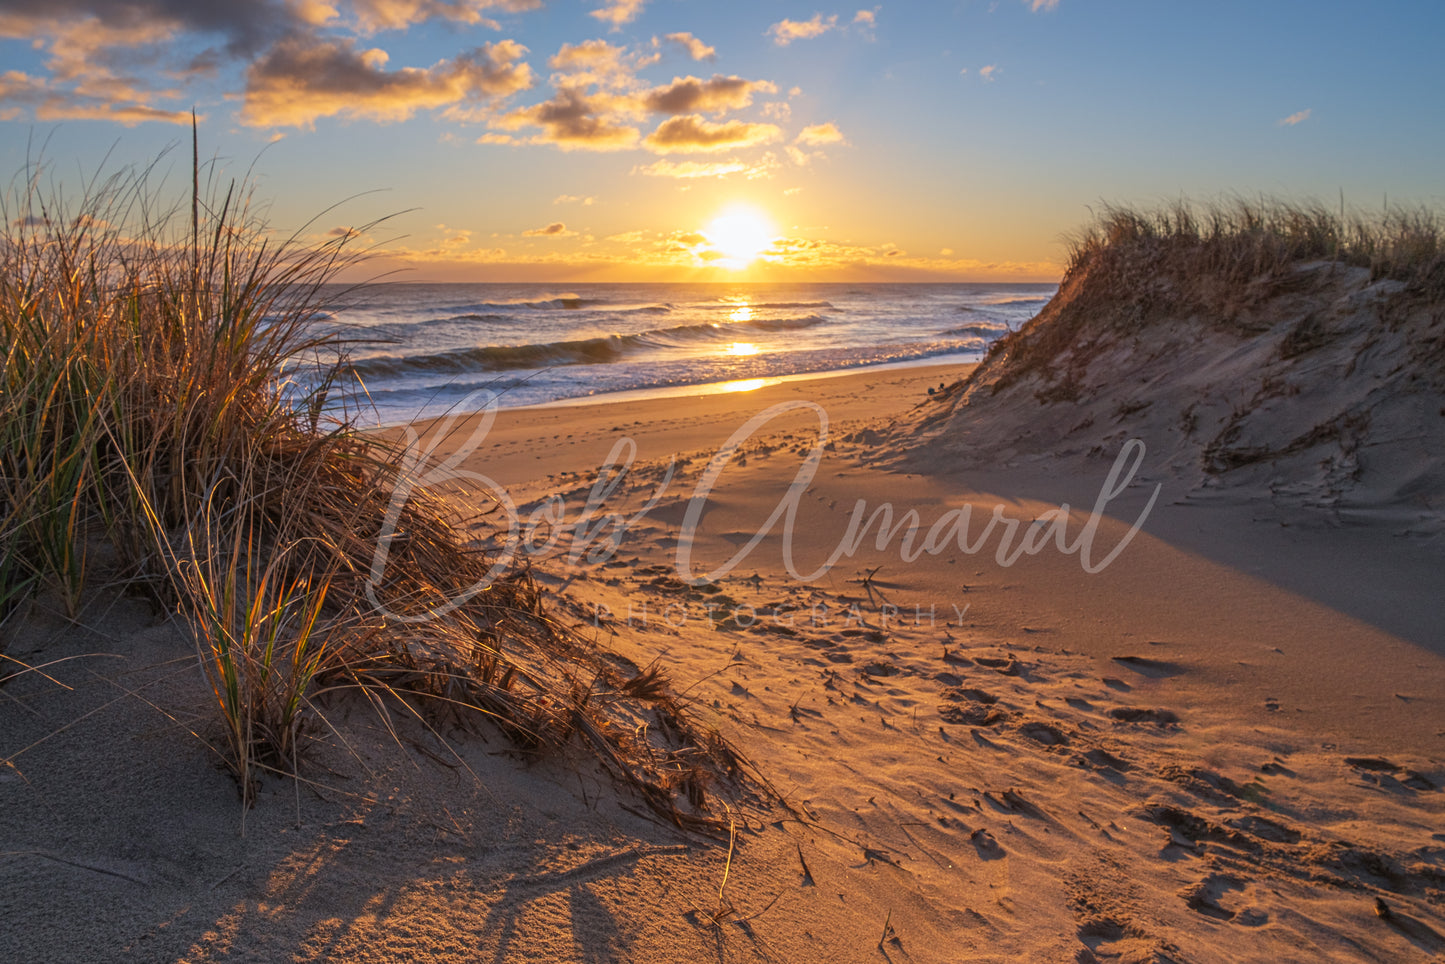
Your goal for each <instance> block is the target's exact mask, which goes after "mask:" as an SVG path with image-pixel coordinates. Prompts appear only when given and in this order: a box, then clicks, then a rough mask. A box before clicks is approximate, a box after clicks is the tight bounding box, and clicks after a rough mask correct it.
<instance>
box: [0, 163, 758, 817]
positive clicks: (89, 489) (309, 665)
mask: <svg viewBox="0 0 1445 964" xmlns="http://www.w3.org/2000/svg"><path fill="white" fill-rule="evenodd" d="M201 175H202V167H201V165H200V164H199V163H196V164H195V166H194V168H193V177H192V179H191V184H190V185H189V187H190V191H189V192H185V193H183V194H182V196H181V198H180V200H179V202H178V203H172V204H166V203H164V198H165V197H166V192H165V190H164V185H163V184H162V185H160V186H157V185H156V184H155V183H154V177H153V169H148V170H142V171H139V172H127V173H123V174H119V175H116V176H114V177H111V178H110V179H108V180H104V181H100V182H96V183H92V184H91V185H90V187H89V190H88V191H87V192H86V193H85V195H84V196H83V197H82V198H80V199H79V200H78V201H76V202H74V203H69V202H67V201H66V199H65V198H64V197H63V196H61V194H60V193H59V192H58V191H50V192H49V193H47V192H46V190H44V189H43V187H42V176H41V175H40V174H37V173H35V172H33V171H32V172H27V175H26V177H25V179H24V180H23V181H18V182H17V183H16V186H15V187H14V188H13V189H12V190H11V192H10V194H9V195H8V196H7V197H6V198H5V199H4V200H3V208H4V209H3V211H0V214H3V215H4V220H5V226H4V228H3V232H4V233H3V235H0V352H3V357H0V620H4V619H13V618H15V617H16V614H17V613H19V612H20V611H21V610H22V609H23V605H24V603H25V601H26V600H28V599H32V598H35V597H36V596H37V595H39V596H41V597H43V598H45V599H47V600H54V601H55V604H57V605H59V606H60V607H62V608H63V609H64V610H65V611H66V612H67V613H69V614H71V615H74V614H75V613H77V612H78V611H79V610H80V609H81V608H82V606H83V605H84V600H85V598H86V594H87V592H88V591H89V581H90V578H91V576H92V570H93V568H94V562H93V559H94V557H95V556H96V554H97V552H96V550H97V549H98V548H100V547H108V548H107V552H105V553H104V555H105V556H107V558H108V559H111V560H118V563H117V562H110V563H108V564H109V565H111V566H112V567H113V568H114V567H117V566H118V568H119V576H120V578H121V579H122V580H123V581H124V582H125V583H126V584H128V585H130V586H132V587H135V588H139V589H143V590H145V591H146V592H147V593H148V594H149V595H150V596H151V598H153V599H154V600H156V601H157V602H158V603H159V604H161V605H163V606H165V607H166V608H168V609H170V610H171V611H173V612H176V613H178V614H179V615H180V617H181V618H182V620H183V621H184V622H185V624H186V625H187V626H188V627H189V628H190V630H191V632H192V635H193V637H194V639H195V640H196V649H197V653H198V658H199V662H200V666H201V668H202V670H203V673H204V677H205V679H206V680H207V681H208V682H209V684H210V691H211V694H212V696H213V699H214V702H213V706H212V710H213V711H214V718H215V719H216V721H217V723H218V724H219V731H220V733H221V734H222V738H221V739H220V740H219V741H217V742H218V743H219V744H220V745H219V746H217V747H216V748H217V750H218V752H220V753H221V755H222V756H223V757H224V758H225V760H226V762H227V763H228V764H229V765H230V766H231V768H232V769H233V771H234V772H235V774H236V776H237V778H238V785H239V787H240V789H241V793H242V796H243V798H245V799H246V800H247V801H250V800H252V799H253V796H254V793H255V789H256V784H257V780H258V778H259V777H260V776H261V775H264V774H265V773H268V772H270V773H285V774H290V775H293V776H294V775H295V774H296V773H297V769H298V766H299V755H300V750H301V749H302V748H303V746H304V744H305V737H306V734H307V732H308V727H312V726H316V727H319V726H321V725H323V724H324V718H323V714H321V713H320V711H319V708H318V697H319V696H320V695H321V694H323V693H329V692H334V691H336V690H348V689H350V690H360V691H362V692H363V693H364V694H365V695H366V696H367V698H368V699H370V700H372V701H373V702H374V703H375V704H377V705H382V704H383V703H385V705H387V706H388V707H389V709H388V710H387V712H396V711H398V710H400V711H402V712H405V713H407V714H411V715H414V716H415V717H416V718H417V719H419V720H422V721H423V722H424V723H425V722H426V721H427V714H428V713H429V712H433V711H434V710H435V709H436V708H437V707H443V708H445V709H447V710H449V711H453V712H464V713H470V714H473V715H475V716H478V717H484V718H488V719H491V720H494V721H496V722H497V724H498V725H499V726H500V727H501V728H502V729H503V730H504V731H505V732H507V733H508V734H510V735H511V736H513V737H514V739H515V740H516V741H517V743H518V744H519V745H520V746H522V747H524V748H529V749H546V748H560V747H562V746H564V745H566V744H568V743H569V741H572V742H577V743H580V744H581V745H582V746H585V747H587V748H588V749H589V750H591V751H592V753H593V756H594V757H595V758H596V759H598V760H601V761H602V763H603V764H604V765H605V766H607V767H609V768H610V769H612V770H613V771H614V772H616V773H618V774H619V776H621V777H623V778H624V780H625V782H628V783H631V784H633V785H635V786H637V787H638V788H639V789H641V791H642V793H643V796H644V797H645V798H646V800H647V802H648V803H649V805H651V806H652V807H653V809H654V810H655V811H657V812H658V813H660V814H662V815H664V816H666V817H668V818H669V819H671V820H673V821H675V822H678V823H680V824H683V825H687V826H697V827H701V828H707V827H711V826H714V824H715V818H713V817H711V816H709V815H708V814H707V813H706V812H705V802H704V801H701V800H698V799H696V794H695V793H694V794H692V799H689V793H688V792H686V791H685V790H674V788H673V783H675V782H676V777H675V774H673V773H672V770H673V769H675V767H672V766H671V764H670V763H669V762H668V761H670V760H673V759H675V758H676V754H677V752H678V751H679V750H680V749H681V750H685V751H688V752H693V751H696V753H697V754H700V755H701V756H700V758H702V759H705V760H711V761H715V762H716V763H717V764H718V765H719V766H720V767H721V768H722V769H729V768H734V769H735V766H736V760H735V758H734V757H732V756H731V755H730V753H731V751H730V750H729V749H728V748H727V747H726V746H725V744H723V743H721V742H720V741H719V738H715V735H712V734H708V733H705V732H702V731H701V730H698V729H695V728H693V727H692V724H691V723H690V722H688V721H687V720H686V718H685V716H684V714H683V711H682V708H681V706H680V704H677V703H675V702H673V701H672V700H671V699H670V698H669V697H667V696H666V694H664V693H659V692H654V691H653V690H652V689H651V688H649V687H642V688H640V689H639V688H637V687H635V686H634V687H632V688H631V689H628V688H627V679H626V678H624V675H623V674H619V672H618V671H617V670H616V669H615V668H614V667H612V666H610V664H609V663H608V662H607V661H605V660H603V659H601V658H600V657H599V656H598V655H597V654H596V652H595V651H594V650H593V649H592V648H591V647H590V646H588V645H586V644H584V643H583V641H581V640H579V639H578V638H576V637H575V636H574V635H573V634H571V633H569V632H567V631H565V630H564V629H562V628H561V627H560V626H559V624H558V623H557V622H556V621H555V620H553V619H552V618H551V617H550V616H549V615H548V612H547V610H546V608H545V607H544V605H543V601H542V597H541V593H540V591H539V590H538V588H537V585H536V583H535V582H534V581H533V580H532V578H531V576H530V574H529V573H528V572H527V571H524V570H518V569H512V570H505V569H501V568H500V567H494V565H493V562H494V560H493V558H492V553H491V552H490V551H489V550H487V549H485V548H483V547H484V546H485V545H487V544H488V543H487V535H488V533H487V531H486V528H485V526H482V525H481V524H480V522H479V515H478V507H476V506H468V505H466V504H465V503H464V502H460V501H458V500H456V499H455V498H450V497H448V496H447V495H445V494H443V493H440V492H438V491H436V490H434V489H430V488H426V487H421V486H417V485H415V484H414V482H415V476H416V473H417V472H418V470H419V468H425V466H419V465H418V459H417V456H416V452H415V451H413V450H409V449H406V448H404V447H402V446H399V445H391V446H388V445H386V444H384V443H383V442H382V441H381V440H380V439H379V438H378V437H376V436H374V435H371V434H367V433H363V432H361V431H359V430H358V429H357V427H356V425H355V422H354V420H353V419H352V418H350V417H349V416H348V415H347V413H346V412H345V411H342V412H340V413H339V414H338V413H337V412H336V406H335V404H334V403H333V401H332V393H333V392H334V390H335V389H336V388H337V387H338V386H339V385H341V384H342V383H343V382H345V381H347V379H348V369H347V365H346V352H347V348H348V344H347V340H346V336H345V335H344V334H343V333H342V332H341V331H340V330H339V329H338V328H337V327H336V326H335V325H334V324H331V323H329V322H327V319H328V318H330V317H331V312H332V311H333V310H334V309H335V307H336V299H337V297H338V293H339V291H341V290H342V289H339V288H338V286H336V285H333V284H330V282H332V281H333V280H334V279H335V277H336V275H337V272H338V271H339V270H341V269H342V268H345V267H349V266H351V265H353V264H355V263H356V261H357V260H358V258H359V257H361V256H362V255H363V254H364V252H358V251H357V250H356V246H355V243H354V238H355V237H357V233H356V232H351V231H347V232H342V233H340V234H337V235H335V236H331V235H323V236H322V237H321V240H319V241H316V240H312V239H310V238H308V236H307V235H305V234H303V233H299V232H298V233H296V234H292V235H289V236H286V235H278V234H276V233H274V232H273V231H272V230H271V229H270V228H269V226H268V225H267V224H266V223H265V222H264V221H263V220H262V219H260V218H259V217H257V216H256V214H255V205H254V203H253V200H252V198H251V196H250V194H249V192H248V191H247V190H246V189H245V188H244V187H243V186H237V185H235V184H222V183H220V182H219V181H215V182H213V183H210V184H208V185H205V186H204V189H203V184H202V180H203V179H202V176H201ZM207 180H208V181H209V180H210V179H209V178H208V179H207ZM304 230H306V229H303V231H304ZM381 546H384V547H385V552H379V551H378V550H379V547H381ZM378 560H380V563H378ZM494 570H497V571H494ZM116 576H117V573H115V572H113V571H112V572H108V573H107V578H108V579H111V580H113V579H115V578H116ZM0 656H3V654H0ZM12 662H13V661H12ZM429 707H430V708H431V709H428V708H429ZM656 713H662V714H664V715H665V716H666V717H667V720H666V721H665V722H666V723H667V724H668V725H667V726H664V727H663V729H665V730H667V731H668V732H670V733H671V743H670V744H668V745H663V744H662V743H657V742H656V741H652V742H649V741H639V740H636V739H633V738H632V737H630V736H629V735H628V734H629V733H636V732H637V731H638V726H639V725H641V724H645V723H647V722H648V720H649V719H650V718H651V715H655V714H656ZM624 719H625V721H626V725H625V726H624V725H623V724H622V723H621V722H620V721H621V720H624ZM645 728H646V727H644V729H645ZM579 734H580V736H581V739H580V740H573V737H575V736H577V735H579ZM697 782H698V781H693V782H692V783H689V784H688V787H693V786H694V785H695V784H696V783H697Z"/></svg>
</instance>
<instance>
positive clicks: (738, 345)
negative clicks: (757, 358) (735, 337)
mask: <svg viewBox="0 0 1445 964" xmlns="http://www.w3.org/2000/svg"><path fill="white" fill-rule="evenodd" d="M726 352H727V354H729V355H733V356H735V357H741V356H743V355H756V354H757V353H758V346H757V345H754V344H753V343H752V342H750V341H735V342H733V343H732V344H731V345H729V346H728V347H727V349H726Z"/></svg>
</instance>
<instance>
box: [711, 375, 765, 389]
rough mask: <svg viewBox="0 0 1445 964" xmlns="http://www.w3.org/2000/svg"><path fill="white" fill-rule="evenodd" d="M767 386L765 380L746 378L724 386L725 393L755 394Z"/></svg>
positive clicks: (726, 383)
mask: <svg viewBox="0 0 1445 964" xmlns="http://www.w3.org/2000/svg"><path fill="white" fill-rule="evenodd" d="M765 384H767V379H765V378H746V379H743V380H741V381H736V382H725V383H724V384H723V386H722V390H723V391H724V392H755V391H757V390H758V389H760V388H762V387H763V386H764V385H765Z"/></svg>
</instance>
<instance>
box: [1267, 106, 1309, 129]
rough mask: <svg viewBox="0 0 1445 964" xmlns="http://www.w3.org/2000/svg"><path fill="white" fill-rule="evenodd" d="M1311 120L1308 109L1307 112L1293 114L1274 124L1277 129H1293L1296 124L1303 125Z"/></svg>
mask: <svg viewBox="0 0 1445 964" xmlns="http://www.w3.org/2000/svg"><path fill="white" fill-rule="evenodd" d="M1309 119H1310V110H1309V109H1308V108H1306V109H1305V110H1302V111H1297V112H1295V113H1293V114H1290V115H1289V116H1288V117H1282V118H1280V119H1279V120H1277V121H1275V122H1274V123H1275V126H1276V127H1293V126H1295V125H1296V124H1303V123H1304V122H1305V121H1307V120H1309Z"/></svg>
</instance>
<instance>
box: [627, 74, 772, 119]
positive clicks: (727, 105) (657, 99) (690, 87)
mask: <svg viewBox="0 0 1445 964" xmlns="http://www.w3.org/2000/svg"><path fill="white" fill-rule="evenodd" d="M777 90H778V88H777V87H775V86H774V85H772V84H771V83H769V82H768V81H766V80H744V79H743V78H741V77H724V76H723V75H722V74H713V75H712V79H711V80H700V79H698V78H697V77H674V78H673V79H672V83H671V84H668V85H667V86H665V87H654V88H653V89H652V90H649V91H647V92H646V93H644V94H643V95H642V96H641V104H642V106H643V107H644V108H646V109H647V110H650V111H652V112H653V113H657V114H686V113H691V112H692V111H727V110H735V109H737V108H740V107H747V106H749V105H750V104H752V102H753V93H754V92H755V91H757V92H762V93H767V94H774V93H777Z"/></svg>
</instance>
